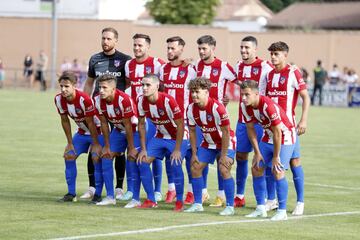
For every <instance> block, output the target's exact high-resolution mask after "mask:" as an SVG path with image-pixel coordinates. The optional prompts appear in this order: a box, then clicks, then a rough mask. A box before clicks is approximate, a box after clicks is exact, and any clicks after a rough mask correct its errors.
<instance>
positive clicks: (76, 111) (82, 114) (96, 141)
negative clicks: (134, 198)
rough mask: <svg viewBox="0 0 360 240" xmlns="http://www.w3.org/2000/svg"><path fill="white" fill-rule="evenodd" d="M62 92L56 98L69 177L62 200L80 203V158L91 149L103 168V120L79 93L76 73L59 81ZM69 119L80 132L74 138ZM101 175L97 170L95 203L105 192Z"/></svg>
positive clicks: (87, 97)
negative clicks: (78, 188) (101, 155)
mask: <svg viewBox="0 0 360 240" xmlns="http://www.w3.org/2000/svg"><path fill="white" fill-rule="evenodd" d="M58 81H59V84H60V90H61V93H60V94H57V95H56V96H55V105H56V108H57V110H58V113H59V114H60V118H61V125H62V128H63V130H64V133H65V136H66V139H67V145H66V147H65V151H64V159H65V178H66V183H67V186H68V193H67V194H65V195H64V197H63V198H61V199H60V200H59V201H61V202H76V201H77V198H76V176H77V168H76V159H77V158H78V156H79V155H80V154H82V153H87V151H88V149H89V147H90V146H91V150H90V151H91V153H92V157H93V161H94V164H95V165H99V162H100V159H99V156H100V153H101V149H102V147H101V145H100V144H103V138H102V135H99V133H100V121H99V118H98V117H97V116H96V115H95V108H94V105H93V102H92V100H91V98H90V97H89V96H88V95H87V94H85V93H83V92H81V91H79V90H76V89H75V87H76V82H77V77H76V75H75V74H74V73H73V72H64V73H63V74H62V75H61V76H60V78H59V80H58ZM69 117H70V118H72V119H73V120H74V121H75V123H76V124H77V126H78V131H77V132H76V133H75V134H74V136H73V137H72V134H71V124H70V120H69ZM102 185H103V183H102V179H101V172H98V171H95V186H96V190H95V195H94V198H93V201H94V202H97V201H100V200H101V191H102Z"/></svg>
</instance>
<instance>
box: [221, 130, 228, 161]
mask: <svg viewBox="0 0 360 240" xmlns="http://www.w3.org/2000/svg"><path fill="white" fill-rule="evenodd" d="M220 130H221V133H222V136H221V153H220V158H225V157H226V156H227V152H228V148H229V141H230V127H229V125H226V126H221V127H220Z"/></svg>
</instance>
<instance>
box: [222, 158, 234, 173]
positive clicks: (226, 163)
mask: <svg viewBox="0 0 360 240" xmlns="http://www.w3.org/2000/svg"><path fill="white" fill-rule="evenodd" d="M219 163H221V164H222V165H223V166H225V167H226V168H227V169H228V170H229V171H230V170H231V166H232V165H233V164H234V159H232V158H229V157H228V156H221V157H220V159H219Z"/></svg>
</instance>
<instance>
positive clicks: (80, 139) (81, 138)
mask: <svg viewBox="0 0 360 240" xmlns="http://www.w3.org/2000/svg"><path fill="white" fill-rule="evenodd" d="M72 141H73V145H74V148H75V152H76V155H77V156H80V154H82V153H87V152H88V151H89V148H90V145H91V144H92V142H93V141H92V138H91V136H90V135H82V134H79V133H75V134H74V136H73V139H72ZM98 141H99V143H100V145H101V146H104V137H103V135H98Z"/></svg>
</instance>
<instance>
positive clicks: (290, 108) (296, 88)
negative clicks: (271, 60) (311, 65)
mask: <svg viewBox="0 0 360 240" xmlns="http://www.w3.org/2000/svg"><path fill="white" fill-rule="evenodd" d="M305 89H306V83H305V81H304V79H303V78H302V75H301V73H300V70H299V69H298V68H297V67H295V66H291V65H289V64H288V65H286V67H285V68H283V69H282V70H280V71H279V72H277V71H276V70H275V69H274V70H272V71H271V72H270V73H269V74H268V77H267V84H266V91H265V94H266V96H268V97H270V98H271V99H272V100H273V101H274V102H276V103H277V104H279V105H280V107H281V108H282V109H284V110H285V112H286V115H287V116H288V118H289V119H291V121H292V123H293V125H294V126H296V120H295V108H296V104H297V101H298V96H299V92H300V91H302V90H305Z"/></svg>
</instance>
